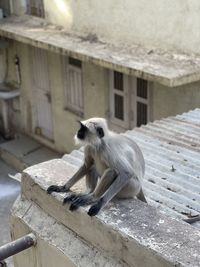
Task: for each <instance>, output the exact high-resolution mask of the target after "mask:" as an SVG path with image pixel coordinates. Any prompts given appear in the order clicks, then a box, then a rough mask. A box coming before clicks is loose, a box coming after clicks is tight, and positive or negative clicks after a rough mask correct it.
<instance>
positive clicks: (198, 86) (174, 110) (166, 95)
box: [152, 82, 200, 120]
mask: <svg viewBox="0 0 200 267" xmlns="http://www.w3.org/2000/svg"><path fill="white" fill-rule="evenodd" d="M152 101H153V103H152V104H153V110H152V113H153V119H154V120H158V119H161V118H165V117H168V116H174V115H176V114H181V113H183V112H186V111H189V110H192V109H195V108H197V107H198V108H199V107H200V82H196V83H192V84H187V85H184V86H181V87H174V88H169V87H166V86H164V85H160V84H158V83H155V84H154V90H153V98H152Z"/></svg>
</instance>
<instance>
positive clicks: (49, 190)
mask: <svg viewBox="0 0 200 267" xmlns="http://www.w3.org/2000/svg"><path fill="white" fill-rule="evenodd" d="M67 191H68V190H67V189H66V188H65V186H64V185H62V186H59V185H50V186H49V187H48V188H47V193H48V194H51V193H52V192H57V193H58V192H67Z"/></svg>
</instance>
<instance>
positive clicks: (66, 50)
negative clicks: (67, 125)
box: [0, 15, 200, 87]
mask: <svg viewBox="0 0 200 267" xmlns="http://www.w3.org/2000/svg"><path fill="white" fill-rule="evenodd" d="M0 35H1V36H4V37H7V38H10V39H13V40H16V41H19V42H22V43H26V44H29V45H33V46H36V47H39V48H43V49H47V50H49V51H52V52H55V53H59V54H62V55H68V56H73V57H76V58H79V59H80V60H83V61H90V62H92V63H94V64H97V65H100V66H102V67H105V68H108V69H114V70H117V71H121V72H124V73H126V74H129V75H135V76H136V77H140V78H143V79H147V80H150V81H155V82H158V83H161V84H164V85H166V86H169V87H174V86H180V85H183V84H187V83H191V82H195V81H199V80H200V67H199V62H200V57H199V56H197V55H186V54H178V53H175V52H174V53H173V52H171V51H170V52H165V51H158V50H152V49H148V48H145V47H142V46H138V45H132V46H131V47H130V46H126V45H123V46H122V45H118V46H116V44H115V45H113V44H110V43H106V42H103V41H100V40H95V41H94V40H92V39H91V38H90V37H89V36H80V33H74V32H66V31H65V30H63V29H62V27H59V26H56V25H51V24H48V23H47V22H46V21H45V20H44V19H40V18H36V17H32V16H27V15H25V16H20V17H16V16H11V17H9V18H6V19H2V20H1V23H0Z"/></svg>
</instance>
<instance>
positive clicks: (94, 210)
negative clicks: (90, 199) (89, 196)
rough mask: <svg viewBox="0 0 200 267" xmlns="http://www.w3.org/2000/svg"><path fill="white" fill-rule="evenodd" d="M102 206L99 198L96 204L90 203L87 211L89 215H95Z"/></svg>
mask: <svg viewBox="0 0 200 267" xmlns="http://www.w3.org/2000/svg"><path fill="white" fill-rule="evenodd" d="M101 208H102V200H101V199H100V200H99V201H98V202H97V203H96V204H94V205H92V206H91V207H90V209H89V211H88V215H89V216H95V215H97V213H98V212H99V211H100V209H101Z"/></svg>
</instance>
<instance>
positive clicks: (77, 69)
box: [64, 57, 83, 113]
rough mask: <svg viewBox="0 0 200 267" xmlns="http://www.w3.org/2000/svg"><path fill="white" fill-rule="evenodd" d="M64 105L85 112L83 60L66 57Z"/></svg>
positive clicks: (75, 110)
mask: <svg viewBox="0 0 200 267" xmlns="http://www.w3.org/2000/svg"><path fill="white" fill-rule="evenodd" d="M64 105H65V108H66V109H71V110H72V111H74V112H79V113H82V112H83V85H82V62H81V61H80V60H78V59H75V58H72V57H69V58H67V57H65V58H64Z"/></svg>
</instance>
